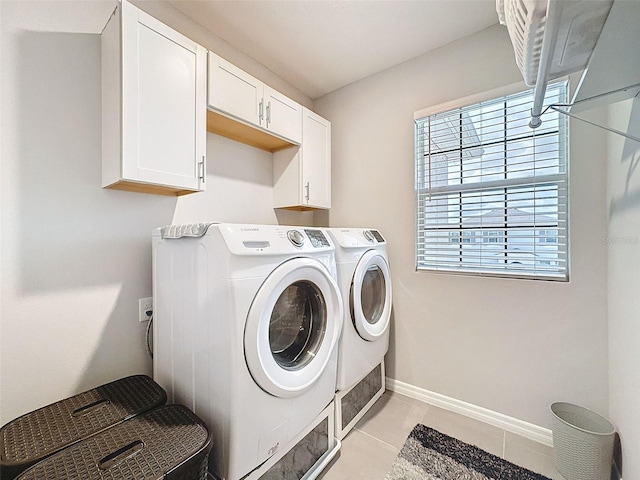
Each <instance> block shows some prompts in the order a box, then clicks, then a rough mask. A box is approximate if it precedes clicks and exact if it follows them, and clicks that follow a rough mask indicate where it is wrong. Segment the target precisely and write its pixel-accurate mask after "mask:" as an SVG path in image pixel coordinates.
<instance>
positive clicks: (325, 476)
mask: <svg viewBox="0 0 640 480" xmlns="http://www.w3.org/2000/svg"><path fill="white" fill-rule="evenodd" d="M417 423H422V424H423V425H427V426H429V427H431V428H434V429H436V430H438V431H439V432H442V433H444V434H447V435H449V436H451V437H454V438H457V439H459V440H462V441H463V442H466V443H471V444H473V445H476V446H478V447H480V448H482V449H483V450H486V451H488V452H490V453H493V454H494V455H497V456H499V457H501V458H504V459H506V460H508V461H510V462H513V463H515V464H517V465H520V466H522V467H525V468H528V469H529V470H533V471H534V472H537V473H540V474H542V475H545V476H546V477H549V478H551V479H552V480H564V477H562V475H560V474H559V473H558V472H557V470H556V469H555V467H554V466H553V457H552V449H551V447H548V446H546V445H542V444H540V443H538V442H534V441H532V440H529V439H527V438H524V437H521V436H519V435H515V434H513V433H510V432H507V431H505V430H502V429H501V428H497V427H494V426H492V425H488V424H486V423H483V422H480V421H478V420H474V419H471V418H469V417H465V416H463V415H459V414H457V413H453V412H450V411H447V410H443V409H441V408H438V407H435V406H433V405H429V404H426V403H424V402H421V401H419V400H414V399H412V398H409V397H405V396H404V395H400V394H397V393H394V392H385V394H384V395H383V396H382V398H380V400H378V402H376V404H375V405H374V406H373V408H372V409H371V410H369V412H367V414H366V415H365V416H364V417H363V418H362V419H361V420H360V421H359V422H358V423H357V424H356V426H355V428H354V429H353V430H352V431H351V432H350V433H349V435H347V437H346V438H345V439H344V440H343V441H342V449H341V450H340V454H339V456H338V457H337V459H335V460H334V461H333V462H332V464H331V465H330V466H329V467H327V469H326V470H325V471H324V472H323V473H322V474H321V475H320V478H321V479H322V480H347V479H348V480H358V479H363V480H364V479H366V480H383V479H384V477H385V475H386V474H387V472H388V471H389V469H390V468H391V465H392V464H393V461H394V460H395V458H396V456H397V455H398V453H399V452H400V449H401V448H402V445H404V442H405V440H406V438H407V436H408V435H409V433H410V432H411V430H412V429H413V427H414V426H415V425H416V424H417Z"/></svg>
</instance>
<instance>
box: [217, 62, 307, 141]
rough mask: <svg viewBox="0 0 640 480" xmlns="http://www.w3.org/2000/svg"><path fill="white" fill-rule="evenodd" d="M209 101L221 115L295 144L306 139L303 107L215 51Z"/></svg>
mask: <svg viewBox="0 0 640 480" xmlns="http://www.w3.org/2000/svg"><path fill="white" fill-rule="evenodd" d="M208 99H209V100H208V104H209V108H212V109H214V110H216V111H218V112H221V113H223V114H225V115H228V116H231V117H233V118H235V119H237V120H239V121H241V122H245V123H248V124H250V125H252V126H255V127H259V128H261V129H264V130H265V131H268V132H269V133H271V134H273V135H278V136H279V137H282V138H284V139H286V140H288V141H290V142H292V143H295V144H299V143H300V142H301V140H302V106H301V105H300V104H298V103H297V102H295V101H293V100H291V99H290V98H288V97H286V96H284V95H283V94H281V93H279V92H277V91H276V90H274V89H272V88H271V87H269V86H268V85H265V84H263V83H262V82H261V81H259V80H258V79H256V78H254V77H252V76H251V75H249V74H248V73H246V72H244V71H243V70H241V69H239V68H238V67H236V66H235V65H233V64H231V63H229V62H228V61H226V60H225V59H223V58H221V57H220V56H218V55H216V54H215V53H213V52H209V88H208ZM230 129H231V130H233V127H230ZM222 134H225V132H222ZM240 140H241V141H243V139H242V138H240Z"/></svg>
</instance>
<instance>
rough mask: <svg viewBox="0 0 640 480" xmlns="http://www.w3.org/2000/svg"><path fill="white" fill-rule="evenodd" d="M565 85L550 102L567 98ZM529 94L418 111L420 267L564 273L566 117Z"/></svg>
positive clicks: (555, 88)
mask: <svg viewBox="0 0 640 480" xmlns="http://www.w3.org/2000/svg"><path fill="white" fill-rule="evenodd" d="M566 101H567V83H566V82H562V83H556V84H554V85H550V86H549V87H548V88H547V93H546V98H545V104H550V103H566ZM532 102H533V92H532V91H526V92H522V93H517V94H514V95H509V96H506V97H501V98H497V99H492V100H489V101H484V102H480V103H476V104H474V105H469V106H465V107H463V108H456V109H453V110H448V111H445V112H441V113H436V114H433V115H428V116H425V117H422V118H418V119H416V121H415V138H416V154H415V155H416V165H415V167H416V168H415V174H416V182H415V188H416V264H417V268H418V269H425V270H437V271H447V272H461V273H462V272H464V273H472V274H482V275H500V276H503V275H506V276H515V277H523V278H544V279H553V280H567V279H568V251H567V249H568V231H567V225H568V218H567V216H568V164H567V158H568V154H567V122H568V120H567V118H566V117H565V116H563V115H560V114H559V113H557V112H550V113H546V114H545V115H544V117H543V123H542V126H540V127H538V128H537V129H532V128H530V127H529V120H530V111H531V105H532Z"/></svg>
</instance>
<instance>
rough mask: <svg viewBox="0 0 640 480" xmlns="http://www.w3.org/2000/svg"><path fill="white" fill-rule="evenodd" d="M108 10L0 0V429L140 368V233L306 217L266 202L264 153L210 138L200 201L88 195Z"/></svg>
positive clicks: (94, 190)
mask: <svg viewBox="0 0 640 480" xmlns="http://www.w3.org/2000/svg"><path fill="white" fill-rule="evenodd" d="M112 6H113V2H84V1H72V2H10V1H2V2H0V18H1V20H0V21H1V24H0V26H1V35H2V36H1V38H0V41H1V42H0V45H1V47H0V54H1V58H2V62H1V64H2V71H1V75H0V86H1V97H0V104H1V105H2V110H1V115H2V117H1V123H0V131H1V132H2V137H1V141H2V144H1V145H0V147H1V148H0V152H1V162H0V182H1V186H2V188H1V190H0V206H1V209H0V225H1V230H0V234H1V237H0V245H1V247H2V248H1V250H0V307H1V310H0V424H4V423H5V422H7V421H9V420H10V419H12V418H14V417H16V416H18V415H20V414H22V413H25V412H27V411H30V410H32V409H35V408H37V407H39V406H42V405H45V404H47V403H50V402H53V401H55V400H58V399H61V398H64V397H66V396H70V395H73V394H75V393H77V392H79V391H82V390H85V389H88V388H93V387H94V386H96V385H99V384H100V383H103V382H106V381H110V380H113V379H115V378H118V377H120V376H124V375H129V374H135V373H147V374H150V373H151V362H150V359H149V358H148V357H147V354H146V352H145V348H144V343H143V342H144V329H145V326H146V325H145V324H141V323H138V320H137V300H138V299H139V298H142V297H147V296H150V295H151V231H152V229H153V228H155V227H157V226H161V225H166V224H169V223H173V222H180V223H182V222H195V221H209V220H225V221H233V222H252V223H279V222H280V223H294V224H308V223H310V222H312V221H313V217H312V216H311V214H309V213H295V212H283V213H278V214H276V213H275V212H274V210H273V209H272V208H270V205H271V204H272V198H271V195H272V189H271V177H272V173H271V172H272V170H271V169H272V161H271V155H270V154H267V153H265V152H263V151H261V150H258V149H255V148H252V147H247V146H245V145H241V144H238V143H236V142H233V141H231V140H228V139H225V138H222V137H219V136H217V135H213V134H208V136H207V153H208V162H207V164H208V172H207V183H208V190H207V192H206V193H199V194H193V195H188V196H185V197H180V198H179V199H178V198H175V197H165V196H158V195H145V194H138V193H129V192H122V191H115V190H104V189H102V188H100V175H101V153H100V148H101V147H100V144H101V124H100V111H101V105H100V37H99V35H97V34H96V33H97V32H100V31H101V29H102V27H103V25H104V23H106V20H107V19H108V17H109V14H110V12H111V10H112ZM176 12H177V11H176ZM178 23H180V24H181V25H182V26H186V25H188V23H187V22H186V21H185V19H184V18H181V19H179V22H178ZM191 27H192V29H193V30H194V31H195V30H198V28H199V27H197V26H195V25H192V26H191ZM183 33H185V34H188V32H183ZM204 40H207V41H211V42H213V41H214V40H215V38H214V37H213V36H209V37H207V38H205V39H204ZM201 41H202V40H201ZM205 46H208V44H206V43H205ZM228 48H230V47H228ZM303 100H304V99H303ZM306 101H307V102H309V100H308V99H306Z"/></svg>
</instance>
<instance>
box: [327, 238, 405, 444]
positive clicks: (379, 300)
mask: <svg viewBox="0 0 640 480" xmlns="http://www.w3.org/2000/svg"><path fill="white" fill-rule="evenodd" d="M327 231H328V232H329V235H330V236H331V238H332V239H333V241H334V243H335V245H336V267H337V271H338V285H339V286H340V291H341V293H342V300H343V303H344V305H345V309H344V326H343V331H342V337H341V339H340V342H339V346H338V376H337V382H336V391H337V394H336V421H337V428H336V430H337V434H338V438H344V436H345V435H346V434H347V433H348V432H349V430H350V429H351V428H352V427H353V425H355V423H356V422H357V421H358V420H359V419H360V418H361V417H362V416H363V415H364V413H365V412H366V411H367V410H368V409H369V408H370V407H371V406H372V405H373V404H374V403H375V401H376V400H377V399H378V398H380V396H381V395H382V394H383V393H384V388H385V384H384V356H385V354H386V353H387V350H388V348H389V325H390V322H391V302H392V287H391V273H390V270H389V262H388V257H387V242H386V241H385V239H384V237H383V236H382V235H381V234H380V232H379V231H378V230H374V229H365V228H329V229H327Z"/></svg>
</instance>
